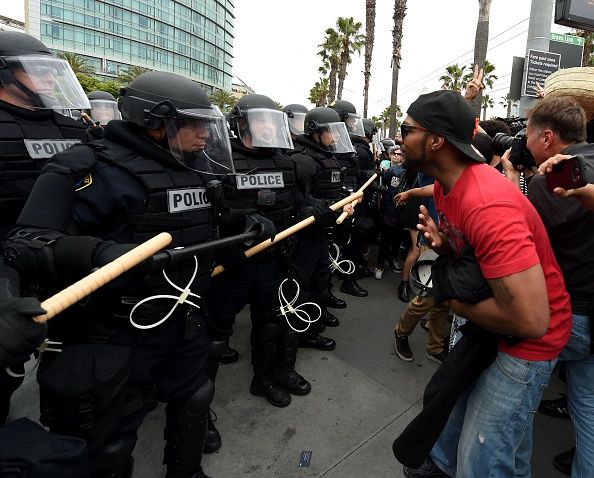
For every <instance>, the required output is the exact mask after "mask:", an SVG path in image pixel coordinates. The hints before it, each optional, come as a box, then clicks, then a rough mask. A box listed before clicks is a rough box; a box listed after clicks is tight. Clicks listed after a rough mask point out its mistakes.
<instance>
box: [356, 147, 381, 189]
mask: <svg viewBox="0 0 594 478" xmlns="http://www.w3.org/2000/svg"><path fill="white" fill-rule="evenodd" d="M351 142H352V143H353V146H354V147H355V150H356V153H357V159H358V163H359V171H360V172H362V173H363V174H359V175H358V176H359V182H358V186H359V187H361V186H362V185H363V183H364V182H365V181H366V180H367V179H366V178H368V177H369V176H371V175H372V174H373V173H374V171H375V160H374V158H373V153H372V152H371V148H370V147H369V143H367V142H366V141H365V140H364V139H362V138H359V137H358V136H355V137H351Z"/></svg>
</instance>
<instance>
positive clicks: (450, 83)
mask: <svg viewBox="0 0 594 478" xmlns="http://www.w3.org/2000/svg"><path fill="white" fill-rule="evenodd" d="M464 70H466V67H465V66H463V67H460V66H459V65H458V63H454V64H453V65H450V66H448V67H446V74H445V75H442V76H440V77H439V81H441V83H442V88H445V89H448V90H454V91H460V90H461V89H462V86H463V85H464Z"/></svg>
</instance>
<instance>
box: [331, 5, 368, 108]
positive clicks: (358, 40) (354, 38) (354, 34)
mask: <svg viewBox="0 0 594 478" xmlns="http://www.w3.org/2000/svg"><path fill="white" fill-rule="evenodd" d="M336 26H337V27H338V35H339V37H340V44H341V48H340V59H339V63H338V90H337V92H336V99H338V100H340V99H342V89H343V87H344V80H345V78H346V76H347V65H348V64H349V63H351V61H352V60H351V58H352V56H353V55H354V54H355V53H358V54H361V50H362V49H363V45H364V44H365V35H363V34H361V33H359V30H361V27H362V26H363V24H362V23H361V22H355V20H354V19H353V17H349V18H345V17H338V20H337V21H336Z"/></svg>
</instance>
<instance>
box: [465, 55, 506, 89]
mask: <svg viewBox="0 0 594 478" xmlns="http://www.w3.org/2000/svg"><path fill="white" fill-rule="evenodd" d="M494 71H495V65H493V64H491V63H490V62H489V60H485V65H484V66H483V74H484V76H483V83H484V84H485V85H486V86H488V87H489V88H493V82H494V81H495V80H496V79H497V75H495V74H493V72H494ZM473 73H474V63H471V64H470V65H469V66H468V73H466V75H464V78H463V80H462V83H463V86H466V84H467V83H468V82H469V81H470V80H472V75H473Z"/></svg>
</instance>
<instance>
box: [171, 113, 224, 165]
mask: <svg viewBox="0 0 594 478" xmlns="http://www.w3.org/2000/svg"><path fill="white" fill-rule="evenodd" d="M164 122H165V128H166V131H167V140H168V142H169V149H170V151H171V154H173V156H174V157H175V159H176V160H177V161H178V162H179V163H180V164H181V165H182V166H184V167H186V168H188V169H192V170H194V171H198V172H200V173H204V174H233V173H234V172H235V169H234V167H233V160H232V158H231V144H230V143H229V135H228V133H227V123H226V122H225V117H224V116H223V115H222V114H221V113H220V112H219V111H218V110H212V109H191V110H178V111H177V116H176V117H175V118H164Z"/></svg>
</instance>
